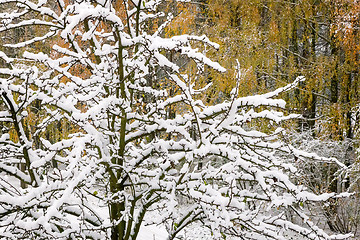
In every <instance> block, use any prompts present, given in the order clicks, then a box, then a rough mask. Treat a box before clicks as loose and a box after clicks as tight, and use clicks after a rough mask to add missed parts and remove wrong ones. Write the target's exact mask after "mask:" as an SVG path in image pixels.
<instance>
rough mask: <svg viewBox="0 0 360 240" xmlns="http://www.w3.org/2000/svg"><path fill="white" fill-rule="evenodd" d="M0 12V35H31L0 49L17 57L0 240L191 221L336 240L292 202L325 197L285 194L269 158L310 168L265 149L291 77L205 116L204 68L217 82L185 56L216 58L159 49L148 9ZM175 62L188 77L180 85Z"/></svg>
mask: <svg viewBox="0 0 360 240" xmlns="http://www.w3.org/2000/svg"><path fill="white" fill-rule="evenodd" d="M0 3H1V4H2V6H3V7H4V8H3V9H9V10H8V11H7V12H3V13H1V14H0V17H1V23H2V25H1V27H0V32H6V31H7V30H11V29H18V28H32V27H34V28H37V29H41V31H39V34H42V35H39V36H33V37H31V38H29V39H25V40H24V41H19V42H18V43H16V44H8V45H6V46H7V47H12V48H24V50H22V51H19V52H21V53H22V54H21V56H18V57H16V58H10V57H8V56H7V55H6V54H5V53H3V52H0V57H1V58H2V59H3V60H5V61H6V62H7V63H8V66H9V67H7V68H1V69H0V74H1V104H2V109H1V115H0V117H1V118H0V120H1V122H2V126H3V129H2V131H3V134H2V135H1V138H0V139H1V141H0V144H1V145H0V146H1V158H0V170H1V175H0V236H1V237H2V238H5V239H6V238H8V239H80V238H84V239H85V238H90V239H114V240H115V239H119V240H128V239H132V240H135V239H136V238H137V236H138V233H139V230H140V227H141V225H143V224H165V225H166V226H168V232H169V236H168V239H175V238H176V235H177V234H178V233H180V232H181V231H182V230H184V229H185V228H187V227H191V224H192V223H194V222H201V223H202V225H203V226H204V227H208V228H209V229H210V230H211V231H212V233H213V234H214V238H215V239H218V238H223V237H224V236H226V235H233V236H237V237H239V238H240V239H286V237H284V236H283V234H284V233H285V231H288V230H289V231H294V232H296V233H298V234H300V235H303V236H305V237H307V238H309V239H344V238H346V237H348V236H347V235H336V236H329V235H328V234H326V233H325V232H324V231H323V230H321V229H320V228H318V227H317V226H316V225H315V224H314V223H313V222H312V221H311V220H310V219H309V218H308V217H307V215H306V214H305V211H304V210H303V208H302V206H303V204H304V203H306V202H307V201H324V200H327V199H329V198H331V197H334V194H331V193H329V194H323V195H315V194H312V193H310V192H308V191H306V189H305V188H304V187H303V186H301V185H296V184H295V183H294V182H293V181H292V178H291V175H292V174H293V173H294V172H295V171H296V169H295V168H294V167H292V166H291V165H290V164H288V163H285V162H284V161H282V160H281V159H282V157H279V156H280V155H281V156H283V155H284V154H288V156H289V157H292V158H294V157H295V158H302V157H316V155H312V154H307V153H305V152H302V151H299V150H296V149H295V148H293V147H291V146H290V145H288V144H285V143H282V142H281V140H280V139H279V136H280V135H281V134H282V128H281V123H282V122H283V121H286V120H288V119H291V118H294V117H296V116H295V115H285V114H283V113H282V112H281V109H282V108H283V107H284V106H285V102H284V101H283V100H281V99H277V98H276V97H277V96H278V94H279V93H281V92H283V91H287V90H290V89H291V88H292V87H293V86H295V85H296V84H297V83H298V81H300V80H301V78H299V79H298V80H296V81H295V82H294V84H290V85H288V86H285V87H284V88H281V89H278V90H276V91H274V92H271V93H267V94H264V95H256V96H249V97H244V98H239V97H238V88H235V89H234V90H233V91H232V99H231V100H230V101H224V102H222V103H220V104H217V105H214V106H206V105H205V104H204V103H203V102H202V101H201V93H202V92H203V91H205V90H206V89H207V88H208V87H210V85H211V83H206V85H202V84H201V82H202V81H200V80H201V76H202V74H203V71H204V69H207V68H212V69H215V70H217V71H225V69H223V68H222V67H221V66H220V65H219V64H218V63H215V62H213V61H211V60H210V59H208V58H207V57H206V56H205V54H204V53H203V52H201V51H200V50H199V49H195V48H194V47H193V46H195V45H196V46H198V45H199V44H203V45H206V46H208V47H214V48H217V47H218V46H217V45H216V44H214V43H212V42H211V41H209V39H208V38H206V37H205V36H201V37H198V36H190V35H182V36H174V37H171V38H165V37H164V36H163V34H162V31H163V30H164V28H166V25H167V24H168V23H169V22H170V21H171V19H172V17H171V15H166V14H164V13H162V12H160V11H159V10H158V9H161V8H162V9H163V8H164V7H163V6H161V3H162V1H160V0H152V1H148V0H124V1H119V0H75V1H65V0H58V1H56V4H54V3H55V1H47V0H39V1H37V2H35V1H31V0H0ZM34 44H44V49H48V48H49V46H50V48H51V50H50V51H45V50H44V51H43V52H37V51H35V50H34V48H32V46H33V45H34ZM46 46H47V48H46ZM32 49H33V50H32ZM179 58H181V59H182V61H181V62H182V63H183V62H187V65H189V64H194V65H196V66H197V69H198V70H197V72H196V73H192V74H186V69H185V67H184V66H179V65H178V64H177V61H176V59H179ZM240 74H241V72H240V71H239V76H237V78H238V79H239V78H240ZM34 109H36V111H35V113H36V115H35V113H34ZM34 118H36V121H34ZM254 121H257V123H253V122H254ZM35 122H36V124H34V123H35ZM259 122H260V123H262V124H268V125H269V127H268V128H267V129H268V131H269V132H268V133H263V132H261V131H259V130H256V125H258V123H259ZM64 125H66V126H67V127H66V134H64V133H63V136H62V137H60V138H57V139H56V140H54V139H52V140H51V141H50V140H49V137H48V136H49V134H50V133H49V131H50V130H52V129H53V127H54V126H61V128H62V129H63V132H64V128H65V127H63V126H64ZM271 130H272V131H271ZM280 152H282V154H280ZM201 165H202V166H201ZM19 180H20V181H19ZM19 182H20V183H21V186H22V187H20V184H19ZM184 199H185V200H186V204H185V206H188V208H186V207H184V206H182V207H181V208H180V204H179V202H180V200H181V201H182V200H184ZM289 211H291V212H292V213H293V214H295V215H297V216H298V217H299V219H301V220H302V222H303V223H301V224H297V223H296V222H292V221H291V219H288V218H287V214H285V213H287V212H289Z"/></svg>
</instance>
